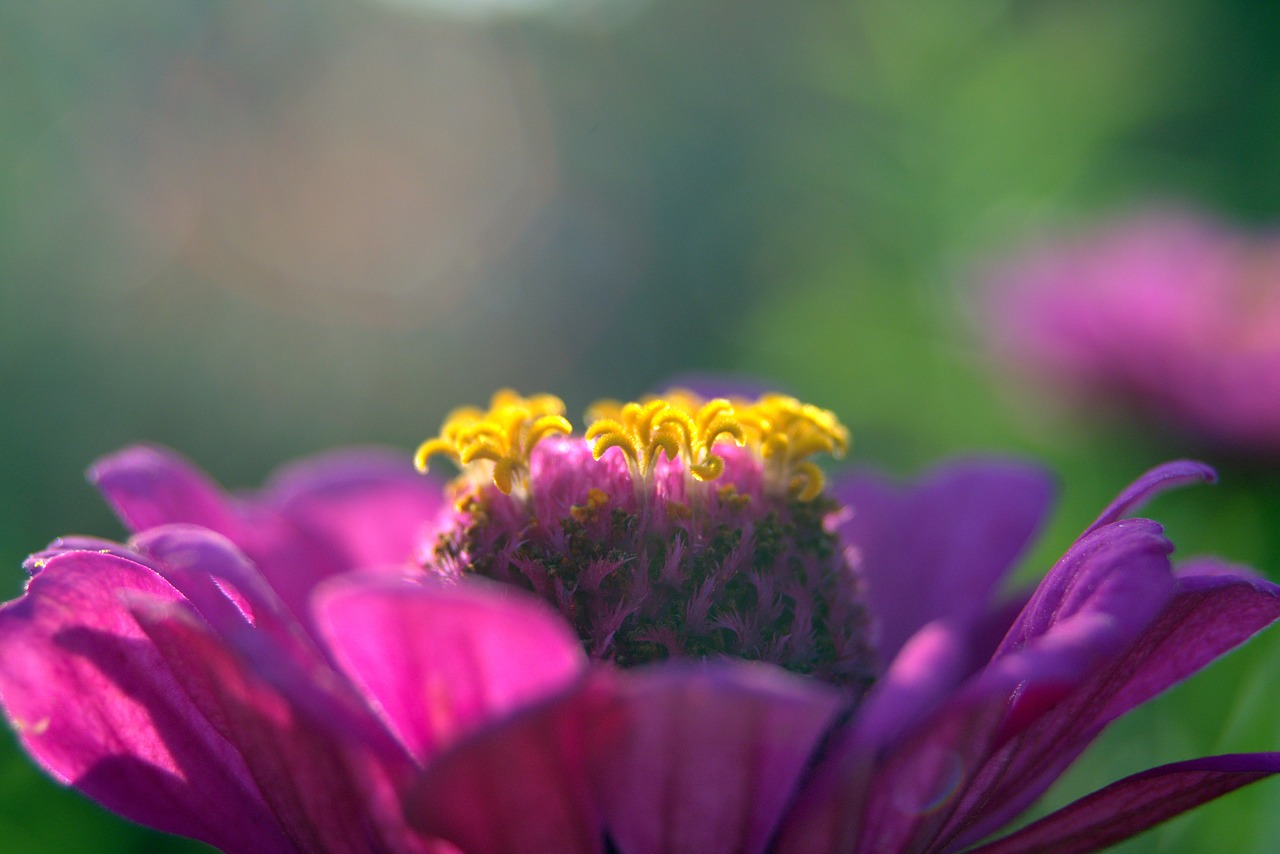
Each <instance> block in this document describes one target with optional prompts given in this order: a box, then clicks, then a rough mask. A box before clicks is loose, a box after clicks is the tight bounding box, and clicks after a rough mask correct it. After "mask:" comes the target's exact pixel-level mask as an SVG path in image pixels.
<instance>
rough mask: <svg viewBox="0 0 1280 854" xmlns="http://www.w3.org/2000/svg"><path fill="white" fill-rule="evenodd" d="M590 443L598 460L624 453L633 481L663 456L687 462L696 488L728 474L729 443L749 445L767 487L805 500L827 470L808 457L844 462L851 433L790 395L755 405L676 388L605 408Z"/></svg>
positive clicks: (594, 411) (596, 417)
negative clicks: (722, 450) (725, 452)
mask: <svg viewBox="0 0 1280 854" xmlns="http://www.w3.org/2000/svg"><path fill="white" fill-rule="evenodd" d="M587 417H588V420H589V421H590V422H591V425H590V426H589V427H588V428H587V432H586V438H587V440H588V441H591V442H594V443H595V444H594V446H593V453H594V455H595V457H596V459H599V458H600V457H601V456H603V455H604V453H605V452H606V451H608V450H609V449H610V448H619V449H620V450H621V451H622V454H623V455H624V456H625V457H626V459H627V463H628V466H629V467H630V468H631V471H632V475H633V477H636V478H647V477H649V476H650V475H651V474H652V472H653V467H654V465H655V464H656V463H657V460H658V456H659V454H663V453H665V454H666V455H667V457H668V458H669V459H675V458H676V457H677V456H682V457H683V458H684V460H685V464H686V466H687V470H688V472H689V473H690V475H691V476H692V477H693V478H694V479H695V480H699V481H714V480H716V479H718V478H719V477H720V476H721V475H722V474H723V473H724V468H725V461H724V457H723V456H721V455H720V454H718V453H716V450H715V448H716V445H717V444H718V443H720V442H724V441H731V442H733V443H734V444H737V445H750V446H751V447H753V448H754V449H755V451H756V453H758V454H759V455H760V458H761V460H762V461H764V463H765V470H766V475H767V480H768V483H769V485H770V488H771V489H772V490H773V491H775V492H778V493H785V494H787V495H790V496H791V497H793V498H796V499H798V500H800V501H812V500H813V499H814V498H816V497H817V496H818V495H819V494H821V492H822V486H823V479H822V471H821V470H820V469H819V468H818V467H817V465H815V464H814V463H813V462H812V461H811V460H810V459H809V458H810V457H812V456H814V455H816V454H819V453H828V454H831V455H833V456H836V457H839V456H842V455H843V454H844V452H845V451H846V450H847V449H848V446H849V434H848V431H846V430H845V428H844V426H843V425H841V424H840V422H839V421H838V420H837V419H836V417H835V415H833V414H832V413H831V412H829V411H827V410H825V409H820V408H819V407H816V406H812V405H809V404H806V403H801V402H800V401H798V400H796V399H795V398H791V397H787V396H785V395H777V394H771V395H765V396H763V397H760V398H759V399H757V400H755V401H746V400H727V399H724V398H714V399H712V400H707V401H704V400H703V399H702V398H700V397H699V396H698V395H696V394H694V393H693V392H690V391H687V390H684V389H674V390H672V391H670V392H668V393H667V394H665V395H663V396H662V397H656V398H646V399H645V400H642V401H640V402H638V403H620V402H618V401H613V400H605V401H600V402H599V403H597V404H595V405H594V406H593V407H592V408H591V409H590V410H588V413H587Z"/></svg>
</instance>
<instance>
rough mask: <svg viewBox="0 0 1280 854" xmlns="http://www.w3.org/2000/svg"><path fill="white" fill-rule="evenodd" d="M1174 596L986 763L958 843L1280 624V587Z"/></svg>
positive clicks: (1189, 580) (1250, 583)
mask: <svg viewBox="0 0 1280 854" xmlns="http://www.w3.org/2000/svg"><path fill="white" fill-rule="evenodd" d="M1178 588H1179V589H1178V593H1177V595H1176V596H1175V597H1174V599H1173V600H1172V601H1171V602H1170V603H1169V605H1168V606H1167V607H1166V608H1165V609H1164V610H1163V612H1162V613H1161V614H1160V615H1159V617H1157V618H1156V620H1155V621H1154V622H1153V623H1152V624H1151V625H1150V626H1149V627H1148V628H1147V630H1146V631H1145V632H1144V633H1143V635H1142V636H1141V637H1140V638H1139V639H1138V641H1137V642H1136V643H1134V644H1133V645H1132V647H1130V649H1129V650H1128V651H1127V652H1126V653H1125V654H1124V655H1123V656H1122V657H1121V658H1119V659H1118V660H1117V661H1115V662H1114V663H1113V664H1111V665H1110V666H1109V667H1106V668H1104V669H1103V670H1101V671H1100V672H1098V673H1097V674H1095V675H1094V676H1093V677H1092V678H1091V679H1090V680H1089V681H1088V682H1087V683H1085V684H1084V685H1082V686H1081V687H1080V688H1079V689H1077V690H1076V691H1074V692H1072V694H1071V695H1070V696H1068V697H1066V698H1064V699H1063V700H1061V701H1060V702H1059V703H1058V704H1056V705H1055V706H1054V708H1053V709H1052V710H1051V711H1050V712H1048V713H1047V714H1046V715H1044V716H1043V717H1042V718H1041V719H1040V720H1038V721H1037V722H1036V723H1035V725H1034V726H1033V727H1031V728H1030V729H1028V730H1027V731H1026V732H1025V733H1023V734H1022V735H1021V736H1019V737H1018V738H1017V739H1015V740H1014V741H1012V742H1010V743H1009V744H1007V745H1005V746H1004V747H1003V748H1002V749H1001V750H1000V751H999V752H998V753H997V754H995V755H994V756H993V757H991V759H990V760H989V761H988V762H987V764H986V767H985V768H984V769H983V771H982V772H981V773H980V774H979V777H978V780H977V782H976V783H975V785H974V786H973V788H972V789H971V792H970V796H969V798H968V800H970V801H971V802H974V803H979V802H980V803H981V809H980V810H979V811H978V814H974V815H965V816H963V818H964V821H965V822H967V823H968V826H966V827H965V828H964V831H963V833H962V834H961V835H960V837H959V838H958V840H957V841H958V842H959V843H960V844H965V843H971V842H975V841H977V840H979V839H981V838H983V837H984V836H986V835H987V834H989V833H991V832H993V831H994V830H996V829H998V828H999V827H1001V826H1003V825H1004V824H1006V823H1008V822H1009V821H1010V820H1012V819H1013V817H1014V816H1016V815H1017V814H1019V813H1020V812H1022V810H1023V809H1025V808H1026V807H1027V806H1029V805H1030V804H1031V803H1032V802H1033V801H1034V800H1035V799H1036V798H1038V797H1039V796H1040V794H1042V793H1043V792H1044V791H1045V790H1046V789H1047V788H1048V787H1049V786H1050V785H1051V784H1052V783H1053V781H1054V780H1056V779H1057V777H1058V776H1059V775H1060V774H1061V773H1062V772H1063V771H1064V770H1065V769H1066V767H1067V766H1068V765H1069V764H1071V762H1072V761H1074V760H1075V759H1076V757H1077V756H1079V755H1080V753H1081V752H1083V750H1084V749H1085V748H1086V747H1087V746H1088V745H1089V743H1090V742H1092V741H1093V740H1094V739H1095V738H1096V737H1097V736H1098V734H1099V733H1101V732H1102V730H1103V729H1104V728H1105V727H1106V726H1107V725H1108V724H1110V723H1111V722H1112V721H1114V720H1115V719H1116V718H1118V717H1120V716H1121V715H1123V714H1125V713H1126V712H1128V711H1129V710H1130V709H1132V708H1134V707H1135V706H1138V705H1140V704H1141V703H1144V702H1146V701H1147V700H1149V699H1151V698H1152V697H1154V696H1155V695H1156V694H1159V693H1160V692H1162V691H1164V690H1165V689H1166V688H1168V687H1169V686H1171V685H1174V684H1176V683H1178V682H1181V681H1182V680H1183V679H1186V678H1187V677H1188V676H1190V675H1191V674H1193V673H1195V672H1196V671H1197V670H1199V669H1200V668H1202V667H1204V666H1205V665H1206V664H1208V663H1209V662H1211V661H1213V660H1214V659H1216V658H1218V657H1219V656H1220V655H1222V654H1224V653H1225V652H1227V651H1229V650H1230V649H1232V648H1234V647H1236V646H1238V645H1239V644H1241V643H1243V642H1244V641H1245V640H1247V639H1248V638H1249V637H1251V636H1252V635H1254V634H1255V633H1257V632H1258V631H1260V630H1261V629H1263V628H1264V627H1266V626H1267V625H1270V624H1271V623H1272V622H1274V621H1275V620H1276V619H1277V618H1280V588H1277V587H1276V586H1275V585H1273V584H1270V583H1268V582H1266V581H1263V580H1260V579H1257V578H1253V577H1243V578H1242V577H1233V576H1230V575H1226V574H1223V573H1217V574H1213V575H1202V576H1187V577H1183V578H1180V579H1179V582H1178Z"/></svg>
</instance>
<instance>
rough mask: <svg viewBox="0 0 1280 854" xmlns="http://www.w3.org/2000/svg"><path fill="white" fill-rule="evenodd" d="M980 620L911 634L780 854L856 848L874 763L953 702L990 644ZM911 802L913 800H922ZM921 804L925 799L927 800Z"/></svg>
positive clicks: (803, 805) (783, 836)
mask: <svg viewBox="0 0 1280 854" xmlns="http://www.w3.org/2000/svg"><path fill="white" fill-rule="evenodd" d="M984 622H986V621H979V624H978V629H979V630H978V631H974V626H964V625H961V624H960V622H959V621H954V620H947V621H937V622H932V624H929V625H927V626H924V627H923V629H920V630H919V631H918V632H915V635H913V636H911V639H910V640H909V641H908V643H906V644H905V645H904V647H902V649H901V652H899V654H897V657H896V658H895V659H893V662H892V665H891V666H890V668H888V671H887V672H886V673H884V675H883V676H882V677H881V679H879V680H877V682H876V686H874V689H873V690H872V693H870V694H869V695H868V697H867V699H865V702H864V703H863V705H861V708H860V709H859V712H858V716H856V717H855V718H854V722H852V723H851V726H850V727H847V729H846V730H845V731H844V735H842V736H840V737H837V739H835V740H833V744H832V745H831V748H829V749H828V750H827V758H826V759H824V761H823V762H822V763H819V764H818V767H817V768H815V771H814V773H813V775H812V776H810V778H809V781H808V782H806V785H805V787H804V790H803V793H801V795H800V798H799V799H797V800H796V804H795V807H794V808H792V809H791V812H790V814H788V816H787V818H786V822H785V825H783V827H782V830H781V832H780V835H778V840H780V841H778V845H777V850H778V851H796V853H808V851H844V850H852V849H854V846H855V845H856V844H858V836H859V832H860V831H861V818H863V809H864V807H865V800H867V798H868V795H869V790H870V780H872V775H873V772H874V764H876V761H877V758H878V757H879V755H882V754H883V753H887V750H888V748H890V745H893V744H897V743H900V741H901V739H902V737H904V736H905V735H906V734H909V732H911V731H915V732H924V731H931V730H934V727H922V726H920V723H922V721H924V720H925V717H927V716H929V714H936V713H937V711H938V709H940V708H941V707H942V705H943V703H945V702H946V700H950V699H952V697H954V695H955V691H956V688H957V686H959V685H960V684H961V682H963V681H964V680H965V679H966V677H968V676H970V675H972V673H973V671H974V662H973V657H974V654H975V653H978V654H980V652H979V650H982V649H989V648H991V647H993V645H995V644H993V643H989V641H986V640H984V639H983V636H982V635H983V634H984V632H983V631H980V629H982V627H983V624H984ZM1004 622H1006V625H1007V621H1004ZM975 641H977V643H975ZM988 654H989V653H988ZM1002 704H1004V699H1001V700H998V705H1002ZM992 707H995V708H992ZM970 713H972V714H973V716H975V717H977V718H980V717H982V716H983V714H993V716H995V714H997V713H998V707H997V703H996V702H992V703H991V704H988V708H983V709H977V708H975V709H973V711H972V712H970ZM950 717H951V718H952V720H955V718H959V717H960V716H957V714H956V713H955V711H954V709H952V712H951V714H950ZM970 726H972V725H970ZM987 737H989V736H987ZM934 786H936V789H937V790H945V789H946V787H947V782H946V781H936V782H934ZM913 798H915V799H916V800H919V799H920V795H913ZM925 800H929V799H928V798H927V796H925Z"/></svg>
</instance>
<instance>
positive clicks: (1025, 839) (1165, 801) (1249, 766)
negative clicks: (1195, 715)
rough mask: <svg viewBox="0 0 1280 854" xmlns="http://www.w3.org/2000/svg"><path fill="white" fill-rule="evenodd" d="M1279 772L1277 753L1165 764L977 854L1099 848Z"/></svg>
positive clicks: (1066, 853) (1059, 853)
mask: <svg viewBox="0 0 1280 854" xmlns="http://www.w3.org/2000/svg"><path fill="white" fill-rule="evenodd" d="M1277 772H1280V754H1278V753H1243V754H1234V755H1228V756H1209V757H1205V758H1203V759H1193V760H1191V761H1189V762H1176V763H1174V764H1172V765H1163V766H1161V767H1159V768H1152V769H1150V770H1149V771H1143V772H1141V773H1139V774H1134V775H1133V776H1131V777H1126V778H1125V779H1123V780H1119V781H1117V782H1115V783H1112V784H1111V785H1110V786H1107V787H1106V788H1105V789H1100V790H1098V791H1096V792H1094V793H1093V794H1091V795H1086V796H1085V797H1083V798H1081V799H1080V800H1078V801H1076V802H1074V803H1072V804H1070V805H1068V806H1066V807H1063V808H1062V809H1060V810H1058V811H1057V812H1055V813H1052V814H1050V815H1048V816H1045V817H1044V818H1042V819H1040V820H1039V821H1037V822H1035V823H1033V824H1030V825H1028V826H1027V827H1024V828H1023V829H1022V830H1020V831H1018V832H1017V833H1014V834H1012V835H1010V836H1006V837H1005V838H1004V839H999V840H997V841H995V842H993V843H991V844H989V845H983V846H981V847H980V848H976V849H974V851H973V854H979V852H980V854H1015V853H1016V852H1037V851H1050V850H1051V851H1053V852H1054V854H1078V852H1086V851H1097V850H1098V849H1101V848H1106V847H1107V846H1108V845H1112V844H1114V843H1116V842H1120V841H1121V840H1124V839H1128V838H1129V837H1131V836H1135V835H1137V834H1139V833H1141V832H1142V831H1144V830H1146V829H1147V828H1150V827H1153V826H1155V825H1157V824H1159V823H1160V822H1162V821H1165V820H1166V819H1170V818H1172V817H1174V816H1175V815H1178V814H1180V813H1183V812H1186V811H1187V810H1189V809H1192V808H1194V807H1197V806H1199V805H1200V804H1203V803H1205V802H1206V801H1211V800H1213V799H1214V798H1217V797H1219V796H1221V795H1225V794H1227V793H1228V792H1232V791H1235V790H1236V789H1238V788H1240V787H1241V786H1245V785H1248V784H1249V783H1252V782H1254V781H1256V780H1261V779H1263V778H1264V777H1269V776H1271V775H1272V774H1275V773H1277ZM1223 842H1224V844H1226V842H1227V840H1223Z"/></svg>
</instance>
